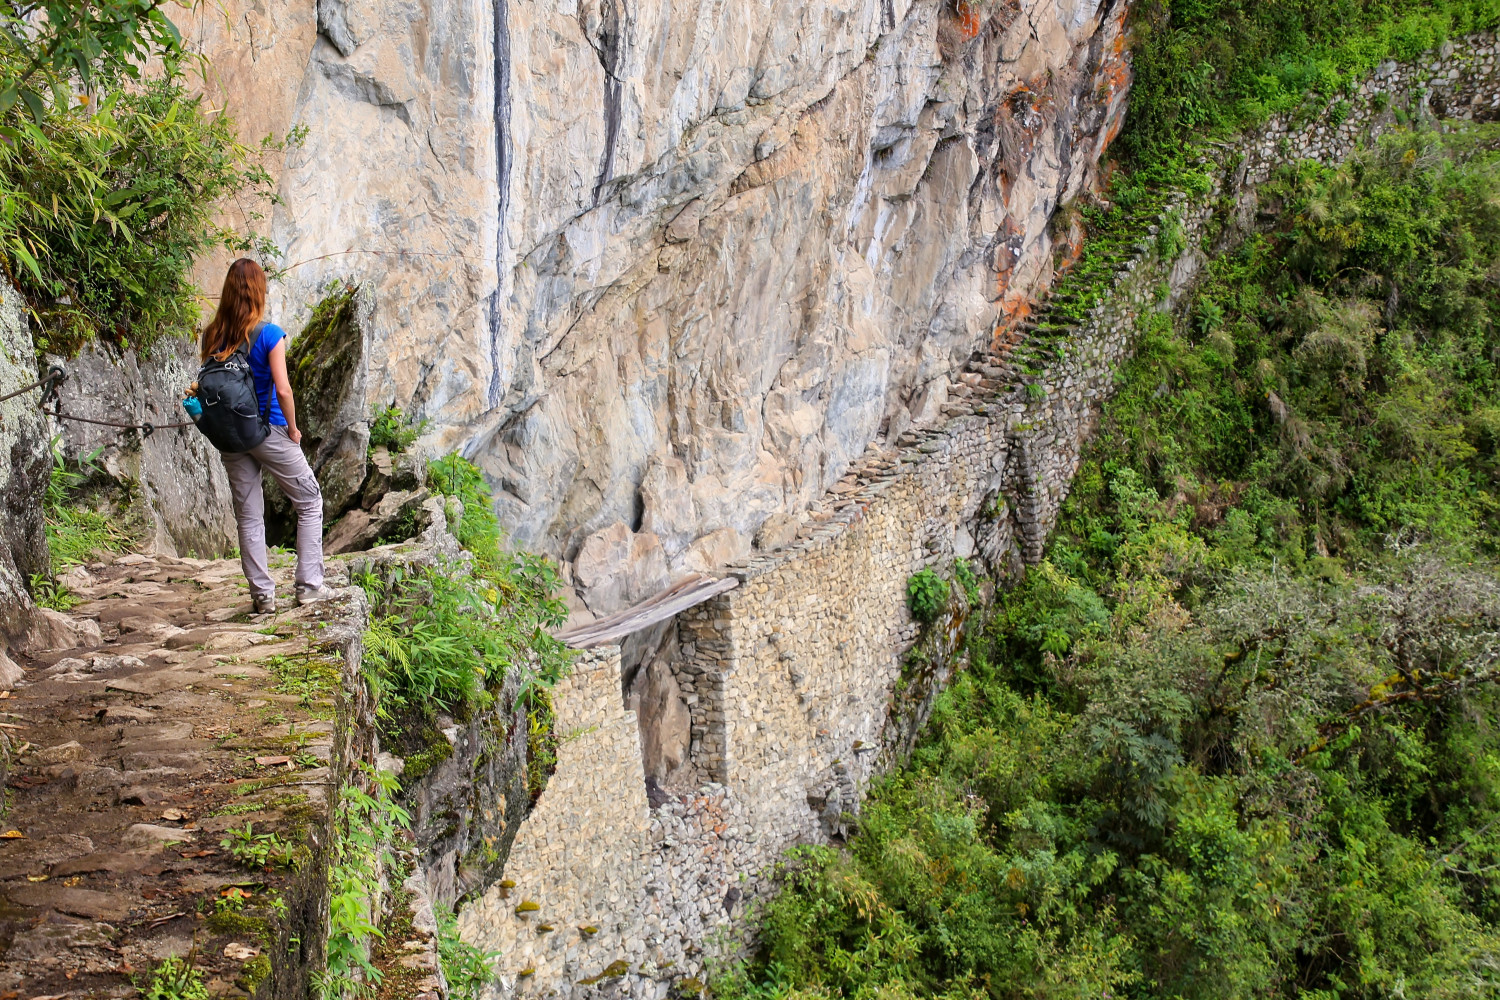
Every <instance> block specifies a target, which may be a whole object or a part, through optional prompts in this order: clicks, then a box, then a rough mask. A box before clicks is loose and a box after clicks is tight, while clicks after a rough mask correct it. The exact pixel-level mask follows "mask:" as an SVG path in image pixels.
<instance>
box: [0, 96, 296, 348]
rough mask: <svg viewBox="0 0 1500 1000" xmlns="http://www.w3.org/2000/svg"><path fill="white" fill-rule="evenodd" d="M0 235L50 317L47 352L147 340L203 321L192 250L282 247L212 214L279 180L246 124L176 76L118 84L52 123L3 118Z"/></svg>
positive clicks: (10, 265)
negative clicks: (239, 132)
mask: <svg viewBox="0 0 1500 1000" xmlns="http://www.w3.org/2000/svg"><path fill="white" fill-rule="evenodd" d="M0 136H3V137H4V139H5V141H4V142H0V245H3V250H4V256H5V263H6V267H7V270H8V273H9V274H10V275H11V277H12V278H13V279H14V280H16V281H17V282H18V283H19V285H20V288H21V290H22V292H23V293H24V294H25V295H26V299H27V303H28V305H29V306H30V307H31V309H32V311H33V314H34V315H35V317H36V319H37V321H38V333H37V347H38V349H39V350H44V351H53V352H56V353H60V354H71V353H73V352H75V351H76V350H77V349H78V348H79V347H80V346H81V345H82V344H83V343H84V342H85V341H86V340H88V339H90V338H93V337H99V338H102V339H104V340H107V341H109V342H111V343H113V344H116V345H120V346H127V345H131V346H134V347H136V348H145V347H149V345H150V344H151V342H152V341H154V340H155V339H156V338H158V337H160V336H163V335H166V334H170V333H190V332H191V331H192V330H193V328H194V326H195V324H196V323H197V319H198V309H199V305H198V299H197V291H196V289H195V288H194V287H193V285H192V283H191V281H190V278H189V272H190V270H191V268H192V264H193V260H194V259H195V258H196V257H197V256H199V255H201V254H202V253H204V252H205V251H208V250H210V249H212V248H215V247H226V248H229V249H231V250H235V251H255V252H258V253H260V254H262V255H270V254H273V253H274V252H275V250H274V247H273V246H272V245H271V244H270V243H268V242H266V241H263V240H258V239H257V238H255V237H254V236H253V235H235V234H233V233H231V232H229V231H227V230H223V229H220V228H219V227H218V225H217V224H216V223H215V222H214V221H213V219H214V215H213V213H214V210H215V207H216V204H217V202H219V201H220V200H221V199H222V198H224V197H226V196H228V195H230V194H235V193H239V192H246V193H247V194H248V195H249V196H251V202H252V203H253V202H254V201H255V200H256V198H257V197H258V196H260V195H268V193H269V192H270V190H271V178H270V175H269V174H267V173H266V172H265V171H264V170H263V169H262V168H260V167H259V166H258V164H257V163H256V162H255V155H256V154H255V152H254V151H252V150H250V149H249V148H247V147H245V146H242V145H240V144H239V142H238V141H237V139H236V138H235V131H234V125H233V123H232V122H231V121H230V119H229V118H228V117H226V116H224V115H222V114H209V113H208V112H207V110H206V109H205V108H204V106H203V101H202V98H200V97H195V96H190V95H189V94H188V93H187V91H186V90H185V89H184V88H183V86H182V85H181V84H180V83H179V82H177V81H176V80H174V79H170V78H168V79H158V80H152V81H150V82H148V83H145V84H143V85H141V86H140V87H138V88H136V89H131V90H126V91H117V92H115V93H113V94H111V95H110V96H109V97H108V98H107V99H106V100H105V101H104V102H103V104H102V106H101V107H99V108H98V109H97V110H93V109H91V108H89V107H72V108H68V109H66V110H58V111H56V112H55V113H53V114H51V115H49V116H48V117H47V118H46V119H45V120H44V121H43V122H42V123H41V124H37V123H36V122H34V121H31V120H30V119H29V118H27V117H25V116H24V115H23V114H22V113H21V112H20V111H19V110H15V109H13V110H12V111H11V112H10V113H9V114H8V115H4V116H0Z"/></svg>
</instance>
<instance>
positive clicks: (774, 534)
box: [755, 514, 802, 552]
mask: <svg viewBox="0 0 1500 1000" xmlns="http://www.w3.org/2000/svg"><path fill="white" fill-rule="evenodd" d="M801 527H802V522H801V520H800V519H798V518H797V516H796V515H794V514H772V515H771V516H770V517H768V518H766V519H765V520H764V521H762V522H761V525H760V528H759V529H758V530H757V531H756V532H755V547H756V548H757V549H760V550H761V551H762V552H776V551H777V550H779V549H784V548H786V547H787V546H788V545H790V544H792V543H793V542H795V541H796V540H797V530H798V529H799V528H801Z"/></svg>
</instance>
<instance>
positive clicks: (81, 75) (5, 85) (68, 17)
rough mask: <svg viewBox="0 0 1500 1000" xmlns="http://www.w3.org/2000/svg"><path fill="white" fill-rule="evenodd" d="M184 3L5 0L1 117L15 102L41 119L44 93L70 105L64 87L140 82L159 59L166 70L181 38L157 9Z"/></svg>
mask: <svg viewBox="0 0 1500 1000" xmlns="http://www.w3.org/2000/svg"><path fill="white" fill-rule="evenodd" d="M167 6H187V4H186V3H185V2H184V0H5V2H4V3H0V115H4V114H5V113H6V112H8V111H10V109H11V108H12V107H14V106H15V105H16V102H17V101H18V100H19V101H20V102H22V103H23V104H25V106H26V108H27V109H28V110H29V111H30V112H31V114H32V116H33V117H34V118H35V119H36V120H37V121H38V122H41V121H42V120H43V119H44V118H45V117H46V113H47V103H48V96H49V92H50V96H52V98H53V102H54V104H55V106H56V107H59V108H65V107H67V106H68V105H69V104H70V103H71V102H70V101H69V99H68V98H69V94H68V90H67V85H68V84H70V83H75V82H76V83H77V84H78V85H79V86H81V87H83V88H84V89H85V90H91V89H93V88H94V87H95V86H98V85H103V86H112V85H115V84H118V83H120V82H121V81H123V80H139V79H140V78H141V67H142V66H143V65H145V64H147V63H149V62H150V61H151V60H153V59H155V60H159V61H161V62H162V63H163V64H164V67H165V68H166V70H167V71H168V72H169V73H170V72H171V71H172V70H173V69H175V67H176V65H177V63H178V61H179V60H180V59H181V57H182V36H181V34H179V33H178V30H177V27H176V25H174V24H173V23H172V21H171V19H170V18H168V17H167V14H166V12H165V10H164V9H163V8H165V7H167Z"/></svg>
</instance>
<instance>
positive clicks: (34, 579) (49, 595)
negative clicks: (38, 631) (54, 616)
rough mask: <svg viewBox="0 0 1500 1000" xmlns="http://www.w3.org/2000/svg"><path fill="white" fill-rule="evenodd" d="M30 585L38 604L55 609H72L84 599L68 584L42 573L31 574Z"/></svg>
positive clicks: (32, 595)
mask: <svg viewBox="0 0 1500 1000" xmlns="http://www.w3.org/2000/svg"><path fill="white" fill-rule="evenodd" d="M28 586H29V587H30V588H31V597H32V599H33V600H35V601H36V603H37V606H38V607H42V608H51V609H52V610H53V611H72V610H73V609H74V608H75V607H77V606H78V604H79V603H80V602H81V601H82V600H83V598H81V597H79V596H78V595H77V594H75V593H73V591H72V590H70V589H68V587H67V585H66V584H61V583H58V582H57V581H56V580H51V579H48V578H47V577H45V576H43V575H41V574H40V573H33V574H31V577H30V580H29V581H28Z"/></svg>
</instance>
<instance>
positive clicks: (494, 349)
mask: <svg viewBox="0 0 1500 1000" xmlns="http://www.w3.org/2000/svg"><path fill="white" fill-rule="evenodd" d="M493 55H494V67H495V192H496V197H495V291H494V292H493V293H492V294H491V295H490V385H489V392H488V393H487V399H488V402H489V405H490V406H491V407H494V406H498V405H500V398H501V396H502V395H503V394H504V391H505V386H504V379H503V377H502V375H501V370H502V366H501V364H500V351H501V343H502V332H501V329H500V290H501V288H502V287H503V286H504V284H505V216H506V213H507V212H508V211H509V210H510V131H511V129H510V9H509V7H508V6H507V0H495V28H494V50H493Z"/></svg>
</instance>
